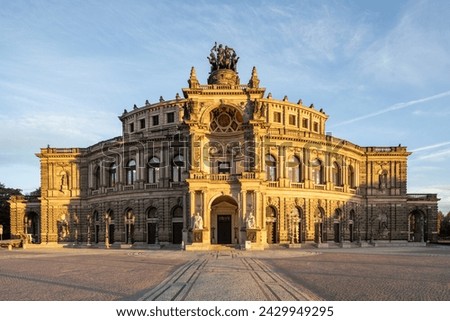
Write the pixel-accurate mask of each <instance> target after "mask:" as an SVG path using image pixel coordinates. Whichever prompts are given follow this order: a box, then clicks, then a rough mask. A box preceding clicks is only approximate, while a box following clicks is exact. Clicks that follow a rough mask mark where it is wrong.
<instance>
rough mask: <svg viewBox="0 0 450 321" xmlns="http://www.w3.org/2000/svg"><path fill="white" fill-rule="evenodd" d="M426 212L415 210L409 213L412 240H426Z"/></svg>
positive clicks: (410, 238) (410, 237)
mask: <svg viewBox="0 0 450 321" xmlns="http://www.w3.org/2000/svg"><path fill="white" fill-rule="evenodd" d="M424 218H425V217H424V214H423V212H422V211H420V210H415V211H413V212H411V213H410V214H409V219H408V221H409V222H408V230H409V241H410V242H424V241H425V222H424Z"/></svg>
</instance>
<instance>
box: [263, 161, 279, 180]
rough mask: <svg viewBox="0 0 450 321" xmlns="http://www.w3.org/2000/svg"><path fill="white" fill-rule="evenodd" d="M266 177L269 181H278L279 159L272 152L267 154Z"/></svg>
mask: <svg viewBox="0 0 450 321" xmlns="http://www.w3.org/2000/svg"><path fill="white" fill-rule="evenodd" d="M266 179H267V180H268V181H276V180H277V179H278V177H277V160H276V159H275V157H273V156H272V155H270V154H267V155H266Z"/></svg>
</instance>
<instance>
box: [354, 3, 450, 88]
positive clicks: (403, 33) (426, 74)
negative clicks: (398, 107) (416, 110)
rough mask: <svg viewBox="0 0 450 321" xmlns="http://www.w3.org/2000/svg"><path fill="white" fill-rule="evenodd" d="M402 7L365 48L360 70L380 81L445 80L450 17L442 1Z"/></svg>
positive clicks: (449, 53)
mask: <svg viewBox="0 0 450 321" xmlns="http://www.w3.org/2000/svg"><path fill="white" fill-rule="evenodd" d="M410 4H411V5H408V6H405V8H406V11H405V12H404V13H403V16H402V18H401V19H400V20H399V22H398V24H397V25H396V26H395V27H394V28H393V29H392V30H390V32H388V33H387V34H386V35H385V37H383V38H381V39H379V40H377V41H375V42H374V43H373V44H372V45H371V46H370V47H368V48H367V50H366V52H365V54H364V55H363V56H362V57H361V59H360V64H361V66H362V71H363V72H364V73H365V74H366V75H368V76H370V77H375V78H376V79H377V80H378V81H380V82H383V83H387V84H390V83H397V84H401V83H403V84H413V85H427V84H430V82H431V83H433V82H436V81H446V80H448V73H446V72H445V70H448V69H449V68H450V33H448V30H449V29H450V19H448V17H449V13H450V11H449V6H448V4H445V2H442V3H440V2H437V1H435V2H429V1H419V2H411V3H410Z"/></svg>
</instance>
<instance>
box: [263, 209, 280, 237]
mask: <svg viewBox="0 0 450 321" xmlns="http://www.w3.org/2000/svg"><path fill="white" fill-rule="evenodd" d="M277 218H278V215H277V210H276V208H275V207H273V206H268V207H267V208H266V226H267V244H276V243H278V228H277V223H278V219H277Z"/></svg>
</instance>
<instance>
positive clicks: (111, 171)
mask: <svg viewBox="0 0 450 321" xmlns="http://www.w3.org/2000/svg"><path fill="white" fill-rule="evenodd" d="M116 183H117V165H116V163H112V164H111V165H109V168H108V186H109V187H114V186H116Z"/></svg>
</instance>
